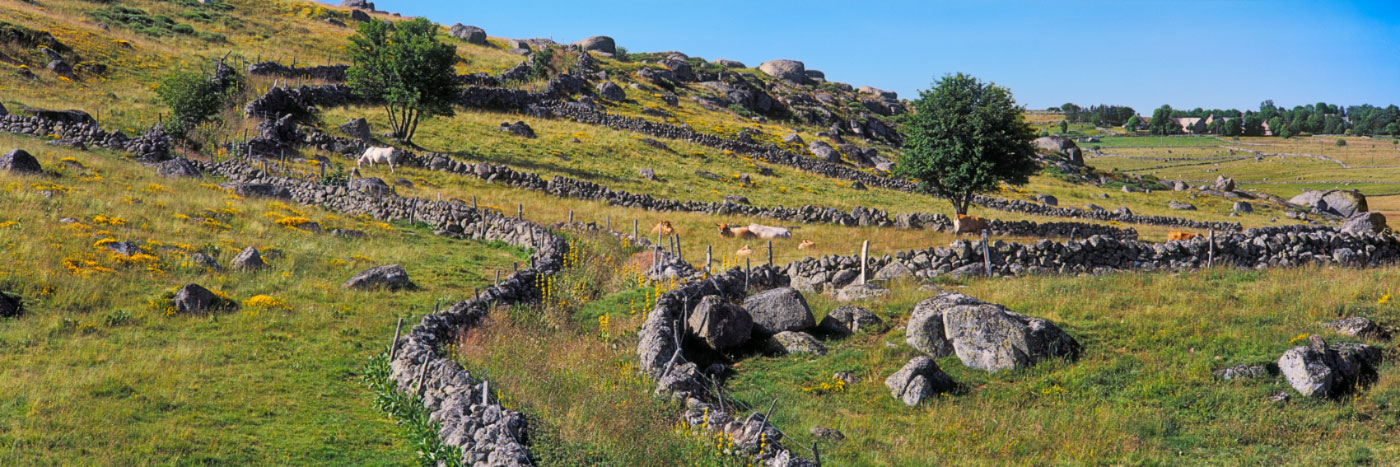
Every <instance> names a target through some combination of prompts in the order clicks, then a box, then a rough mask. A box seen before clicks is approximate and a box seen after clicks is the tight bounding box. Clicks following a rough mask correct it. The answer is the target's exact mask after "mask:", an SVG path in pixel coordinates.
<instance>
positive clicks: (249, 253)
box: [229, 246, 267, 271]
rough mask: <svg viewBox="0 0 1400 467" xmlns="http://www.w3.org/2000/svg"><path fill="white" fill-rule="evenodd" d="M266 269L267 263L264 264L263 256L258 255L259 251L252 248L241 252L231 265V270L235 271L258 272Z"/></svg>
mask: <svg viewBox="0 0 1400 467" xmlns="http://www.w3.org/2000/svg"><path fill="white" fill-rule="evenodd" d="M266 267H267V263H265V262H263V259H262V255H261V254H259V253H258V249H257V248H253V247H251V246H250V247H248V248H244V249H243V251H242V252H239V253H238V256H235V257H233V261H232V262H230V263H229V268H230V269H233V270H235V271H256V270H259V269H263V268H266Z"/></svg>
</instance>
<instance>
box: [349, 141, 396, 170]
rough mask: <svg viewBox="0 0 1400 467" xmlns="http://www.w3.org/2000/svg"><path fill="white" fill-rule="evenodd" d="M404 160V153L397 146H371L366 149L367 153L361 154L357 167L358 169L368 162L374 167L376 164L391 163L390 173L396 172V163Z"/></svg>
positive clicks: (356, 163)
mask: <svg viewBox="0 0 1400 467" xmlns="http://www.w3.org/2000/svg"><path fill="white" fill-rule="evenodd" d="M402 161H403V153H402V152H400V151H399V150H398V149H395V148H378V147H371V148H368V149H365V153H364V154H363V155H361V156H360V160H358V161H355V168H356V170H358V169H359V168H360V167H364V165H365V163H366V162H368V163H369V166H370V167H371V168H372V167H374V165H375V164H389V173H394V165H395V164H398V163H399V162H402Z"/></svg>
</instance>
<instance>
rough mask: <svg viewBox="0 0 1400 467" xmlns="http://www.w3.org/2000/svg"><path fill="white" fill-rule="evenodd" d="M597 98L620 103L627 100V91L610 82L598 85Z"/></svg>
mask: <svg viewBox="0 0 1400 467" xmlns="http://www.w3.org/2000/svg"><path fill="white" fill-rule="evenodd" d="M598 96H599V97H602V98H604V99H607V100H610V101H622V100H626V99H627V91H624V90H622V86H618V85H617V83H614V82H612V81H604V82H601V83H598Z"/></svg>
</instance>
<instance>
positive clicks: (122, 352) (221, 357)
mask: <svg viewBox="0 0 1400 467" xmlns="http://www.w3.org/2000/svg"><path fill="white" fill-rule="evenodd" d="M0 146H3V147H15V146H19V147H26V148H29V149H31V150H32V151H34V152H35V155H36V157H38V158H39V160H40V162H41V164H43V166H44V167H45V168H46V169H49V170H50V171H52V172H53V173H54V175H53V176H50V177H44V178H38V177H15V176H11V175H8V174H5V175H0V185H3V187H4V190H3V192H0V200H3V201H0V202H3V203H4V205H5V206H7V207H8V209H6V210H5V212H4V213H3V214H0V225H5V227H3V228H0V248H3V251H4V252H5V255H4V256H5V259H4V260H3V261H0V288H3V289H4V290H5V291H7V292H11V293H16V294H19V295H21V296H22V297H24V299H25V304H26V308H27V309H28V312H27V313H26V314H25V315H24V316H22V317H20V318H18V319H3V320H0V349H4V351H3V352H0V355H3V356H0V391H3V392H4V393H5V394H6V395H7V397H5V398H4V399H3V402H0V459H4V460H3V461H0V462H3V463H13V464H21V465H34V464H75V463H76V464H141V463H147V462H151V461H152V460H159V461H161V462H170V463H228V464H277V463H289V464H307V463H328V464H363V463H372V464H380V463H400V462H404V461H407V460H408V459H411V458H412V452H411V451H409V450H408V449H407V446H408V444H407V442H406V441H405V440H403V439H402V438H401V437H400V436H399V435H398V430H397V429H395V428H394V427H393V422H391V421H390V420H388V419H387V418H386V417H385V415H384V414H382V413H381V412H378V411H376V410H375V409H374V408H373V407H372V406H371V397H370V396H369V393H368V391H367V389H366V388H365V387H364V386H363V385H362V384H361V383H360V381H359V377H358V373H359V372H360V371H361V369H362V368H363V362H364V361H365V358H366V356H368V355H370V354H372V353H375V352H378V351H379V349H381V348H383V346H384V345H386V344H387V342H388V339H389V335H390V334H391V333H392V332H393V326H394V322H395V320H396V319H397V317H401V316H402V317H405V318H406V321H407V323H409V324H412V323H416V321H417V320H416V317H418V316H421V315H422V314H423V313H424V312H425V311H427V310H429V309H431V308H432V307H433V305H434V304H435V303H436V302H437V301H438V300H439V299H442V300H443V302H444V303H451V301H453V300H458V299H462V298H465V297H467V296H470V295H471V293H472V288H473V287H480V286H482V285H486V284H489V282H490V280H491V279H490V278H491V277H492V276H493V275H494V270H495V269H505V270H507V271H509V268H510V267H511V266H510V265H511V263H512V262H524V261H526V260H527V259H526V253H525V252H524V251H522V250H519V249H516V248H509V247H505V246H503V245H499V244H493V245H487V244H481V243H474V242H464V241H455V240H450V239H446V238H442V237H437V236H434V235H432V234H431V231H430V229H428V228H425V227H424V226H409V225H402V224H396V225H390V224H382V223H377V222H372V221H368V220H363V219H359V218H351V217H345V216H341V215H338V214H335V213H331V212H327V211H323V210H320V209H316V208H308V207H304V206H286V205H280V204H278V203H275V202H270V201H266V200H251V199H236V198H235V197H233V196H232V195H229V194H227V193H225V192H224V191H222V190H218V189H214V188H210V187H208V186H203V185H202V183H212V182H216V181H215V180H169V179H161V178H158V177H155V176H154V172H153V171H152V170H151V169H148V168H144V167H141V166H139V165H137V164H135V163H134V162H130V161H126V160H122V159H121V157H120V156H118V155H115V154H111V153H107V152H105V151H95V152H76V151H70V150H66V149H57V148H53V147H50V146H45V145H42V144H39V143H38V140H34V139H27V138H17V137H12V136H0ZM61 158H72V159H73V160H74V162H76V163H80V164H82V165H83V166H84V167H85V168H83V169H76V168H72V167H68V166H66V165H65V163H64V162H61V161H60V159H61ZM65 190H66V193H64V194H58V195H55V196H53V197H52V198H47V197H45V196H43V195H42V194H41V193H40V191H59V192H61V191H65ZM205 210H212V211H220V212H221V213H219V214H216V215H213V216H212V217H213V218H215V219H217V222H218V225H215V224H212V223H210V224H201V223H197V222H194V221H191V220H187V219H183V218H180V217H178V216H195V215H209V214H208V213H205V214H201V213H204V211H205ZM97 216H104V219H108V218H114V217H115V218H120V219H122V220H123V221H124V223H122V225H99V224H97V223H96V222H94V218H96V217H97ZM282 216H301V217H307V218H310V219H312V220H315V221H318V222H320V223H321V225H322V226H324V227H325V228H327V229H329V228H332V227H345V228H355V229H361V230H364V231H366V232H368V233H369V236H368V237H367V238H365V239H363V240H345V239H340V238H337V237H334V236H331V235H329V234H308V233H304V232H301V231H297V230H292V229H288V228H285V227H282V226H280V225H278V224H276V223H275V218H278V217H282ZM65 217H72V218H75V219H78V220H79V224H73V225H84V226H86V228H79V227H72V226H65V224H62V223H60V222H59V219H60V218H65ZM103 238H112V239H115V240H119V241H133V242H136V243H138V244H141V245H143V247H144V248H145V249H146V250H147V252H148V253H149V254H150V255H149V257H142V258H138V259H136V260H134V261H126V262H123V261H119V260H118V259H117V258H116V257H114V256H113V255H111V254H110V253H109V252H107V251H106V250H105V248H103V247H100V246H94V245H95V243H97V242H98V241H100V239H103ZM245 246H256V247H258V248H259V249H261V250H262V251H263V252H264V254H268V253H269V252H272V251H276V252H279V253H281V255H282V258H281V259H269V262H270V263H271V264H272V266H273V267H272V269H271V270H267V271H263V272H259V273H242V272H221V273H207V272H204V271H203V270H201V269H199V268H197V267H194V266H192V265H189V264H188V260H187V259H186V252H188V251H203V252H208V253H212V254H214V255H215V256H216V257H217V258H218V260H219V261H220V263H223V264H225V265H227V263H228V261H229V260H230V259H231V258H232V257H233V255H234V254H235V253H236V252H237V250H240V249H242V248H243V247H245ZM65 260H72V261H78V263H71V262H70V263H67V264H76V267H77V272H75V271H74V270H71V269H70V268H68V267H67V266H66V265H65ZM84 261H92V263H85V262H84ZM381 264H401V265H403V266H404V267H405V268H406V269H407V270H408V272H409V274H410V276H411V277H412V278H413V280H414V281H415V282H416V283H417V284H418V285H419V286H420V289H418V290H415V291H409V292H394V293H387V292H358V291H349V290H346V289H343V288H341V286H340V284H341V282H342V281H344V280H346V279H348V278H350V277H351V276H352V275H354V274H355V273H356V272H358V271H360V270H362V269H365V268H368V267H370V266H376V265H381ZM99 268H105V269H99ZM105 271H110V272H105ZM186 283H199V284H201V285H204V286H206V287H208V288H210V289H212V290H215V291H219V292H222V293H225V294H227V295H228V296H230V298H232V299H234V300H236V301H240V302H246V301H248V300H249V299H250V298H252V297H254V296H258V295H266V296H270V297H272V298H273V299H275V301H277V302H280V303H282V304H284V306H275V307H268V308H262V307H257V306H253V305H252V304H248V303H245V305H244V306H243V307H242V308H241V309H240V310H238V311H234V312H225V313H216V314H210V315H194V316H184V315H174V316H168V315H167V313H166V307H168V305H167V304H166V303H162V302H160V301H159V299H160V297H162V296H163V295H164V294H166V293H168V292H169V291H171V290H174V289H175V288H178V287H180V286H182V285H183V284H186ZM152 300H154V301H156V302H155V303H151V302H150V301H152Z"/></svg>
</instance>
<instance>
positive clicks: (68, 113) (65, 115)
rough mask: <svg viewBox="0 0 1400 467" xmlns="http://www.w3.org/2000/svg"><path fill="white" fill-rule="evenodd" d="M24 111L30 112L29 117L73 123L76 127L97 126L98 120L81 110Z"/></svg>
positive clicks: (32, 109) (31, 109)
mask: <svg viewBox="0 0 1400 467" xmlns="http://www.w3.org/2000/svg"><path fill="white" fill-rule="evenodd" d="M24 111H25V112H28V113H29V115H33V116H35V117H38V118H40V119H43V120H48V121H51V122H58V123H71V124H74V125H97V119H95V118H92V115H91V114H88V113H87V112H84V111H81V110H48V109H36V108H25V109H24Z"/></svg>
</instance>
